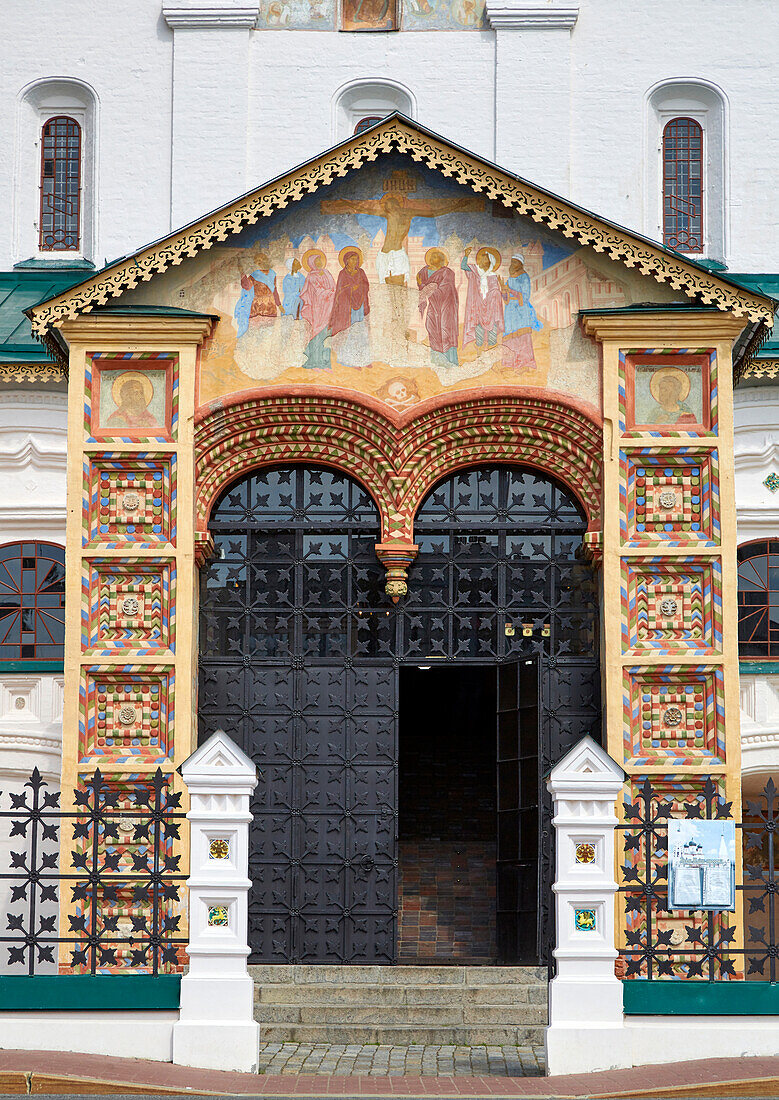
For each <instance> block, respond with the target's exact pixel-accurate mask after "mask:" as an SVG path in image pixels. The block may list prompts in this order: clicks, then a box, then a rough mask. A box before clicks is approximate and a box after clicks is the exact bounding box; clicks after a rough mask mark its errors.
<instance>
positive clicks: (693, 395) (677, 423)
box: [632, 359, 708, 431]
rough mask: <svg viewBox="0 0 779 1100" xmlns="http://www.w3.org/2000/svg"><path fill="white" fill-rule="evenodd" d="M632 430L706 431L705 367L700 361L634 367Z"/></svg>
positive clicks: (644, 361)
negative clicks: (642, 428)
mask: <svg viewBox="0 0 779 1100" xmlns="http://www.w3.org/2000/svg"><path fill="white" fill-rule="evenodd" d="M633 372H634V374H633V406H634V408H633V411H634V418H633V425H632V426H633V427H638V426H645V427H646V428H647V429H650V430H651V429H652V428H661V427H668V428H674V429H676V430H681V431H699V430H700V429H704V430H705V429H706V427H707V424H706V420H705V419H704V418H705V416H706V412H705V404H706V402H707V401H708V366H707V365H706V364H704V363H702V362H701V361H700V359H698V360H695V359H691V360H690V361H689V362H684V361H683V360H682V361H680V362H675V363H668V361H667V360H666V362H665V363H662V365H661V364H660V363H658V362H657V360H655V361H653V362H648V361H646V360H643V361H641V360H639V361H638V362H635V363H634V364H633Z"/></svg>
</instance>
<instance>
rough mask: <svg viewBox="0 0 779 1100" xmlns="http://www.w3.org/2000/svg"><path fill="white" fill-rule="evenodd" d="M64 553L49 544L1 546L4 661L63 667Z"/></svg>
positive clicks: (0, 643) (1, 649)
mask: <svg viewBox="0 0 779 1100" xmlns="http://www.w3.org/2000/svg"><path fill="white" fill-rule="evenodd" d="M64 642H65V551H64V549H63V547H61V546H55V545H53V544H51V543H48V542H9V543H7V544H6V545H5V546H0V661H19V660H33V661H36V660H37V661H60V662H61V661H62V660H63V659H64Z"/></svg>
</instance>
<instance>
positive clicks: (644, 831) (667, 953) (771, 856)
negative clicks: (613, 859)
mask: <svg viewBox="0 0 779 1100" xmlns="http://www.w3.org/2000/svg"><path fill="white" fill-rule="evenodd" d="M671 818H683V819H685V820H695V819H698V820H715V821H731V820H732V803H731V802H726V801H725V799H724V798H722V796H721V795H720V793H719V790H718V788H717V785H716V784H715V782H714V781H713V780H712V779H708V780H707V781H706V782H705V784H704V786H703V788H702V789H701V790H700V792H698V793H696V794H692V793H691V792H690V791H689V789H688V790H687V791H685V789H684V784H683V783H682V782H679V783H678V784H673V783H668V782H667V781H666V780H663V779H661V778H659V779H657V780H654V781H653V780H652V779H649V778H647V779H645V780H644V781H643V782H642V783H641V784H640V786H639V787H638V788H637V794H636V796H635V801H634V802H630V801H626V803H625V821H624V822H623V823H622V824H621V825H619V826H618V830H619V831H618V836H619V835H620V834H621V838H622V850H623V853H624V863H623V866H622V874H621V884H620V887H619V890H620V894H621V895H622V897H623V899H624V907H625V923H626V928H625V946H624V947H623V948H622V949H621V954H622V956H623V957H624V959H625V962H626V968H625V969H626V973H625V977H627V978H648V979H653V978H680V979H682V978H694V979H699V980H700V979H703V980H708V981H721V980H737V979H744V978H745V979H749V980H753V981H755V980H756V981H771V982H775V981H777V980H778V979H779V965H778V964H779V944H778V943H777V905H778V904H779V897H778V895H779V882H778V881H777V875H776V872H777V866H776V841H777V830H778V829H779V799H778V798H777V788H776V785H775V784H774V782H773V780H769V781H768V783H766V785H765V787H764V788H763V790H762V792H761V794H760V795H759V796H758V797H757V798H749V799H745V801H744V806H743V820H742V821H739V822H736V823H735V830H736V843H737V848H738V847H739V846H740V849H741V854H742V860H743V874H742V875H738V876H737V879H736V890H735V897H736V902H735V909H734V911H732V912H727V911H722V912H716V911H715V912H712V911H705V910H697V911H696V910H693V909H684V910H681V909H677V910H671V909H669V905H668V903H669V891H668V822H669V820H670V819H671ZM740 921H743V946H741V945H740V942H739V938H738V923H739V922H740Z"/></svg>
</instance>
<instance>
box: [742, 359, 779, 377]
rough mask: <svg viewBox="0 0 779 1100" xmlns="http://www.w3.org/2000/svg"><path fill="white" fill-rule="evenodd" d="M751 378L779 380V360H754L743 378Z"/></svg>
mask: <svg viewBox="0 0 779 1100" xmlns="http://www.w3.org/2000/svg"><path fill="white" fill-rule="evenodd" d="M741 377H742V378H743V380H744V381H746V380H747V379H749V378H779V359H753V360H752V362H751V363H749V364H748V366H747V367H746V369H745V370H744V373H743V375H742V376H741Z"/></svg>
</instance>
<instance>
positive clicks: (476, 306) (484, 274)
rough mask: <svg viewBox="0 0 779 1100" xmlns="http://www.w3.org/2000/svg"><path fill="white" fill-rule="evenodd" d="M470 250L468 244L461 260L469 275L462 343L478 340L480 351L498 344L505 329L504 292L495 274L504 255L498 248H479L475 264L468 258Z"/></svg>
mask: <svg viewBox="0 0 779 1100" xmlns="http://www.w3.org/2000/svg"><path fill="white" fill-rule="evenodd" d="M470 254H471V249H470V248H466V250H465V255H464V256H463V258H462V262H461V264H460V267H461V269H462V270H463V271H464V272H465V274H466V277H467V279H468V294H467V296H466V299H465V329H464V331H463V347H467V345H468V344H472V343H473V342H474V341H475V342H476V347H477V348H478V349H479V351H483V350H484V349H485V348H492V347H495V345H496V344H497V342H498V336H500V334H501V333H502V332H503V295H502V293H501V287H500V282H499V281H498V276H497V275H496V274H495V272H496V271H497V270H498V268H499V267H500V264H501V255H500V252H498V250H497V249H496V248H486V247H485V248H480V249H479V251H478V252H477V253H476V264H475V265H474V264H472V263H469V262H468V257H469V256H470Z"/></svg>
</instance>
